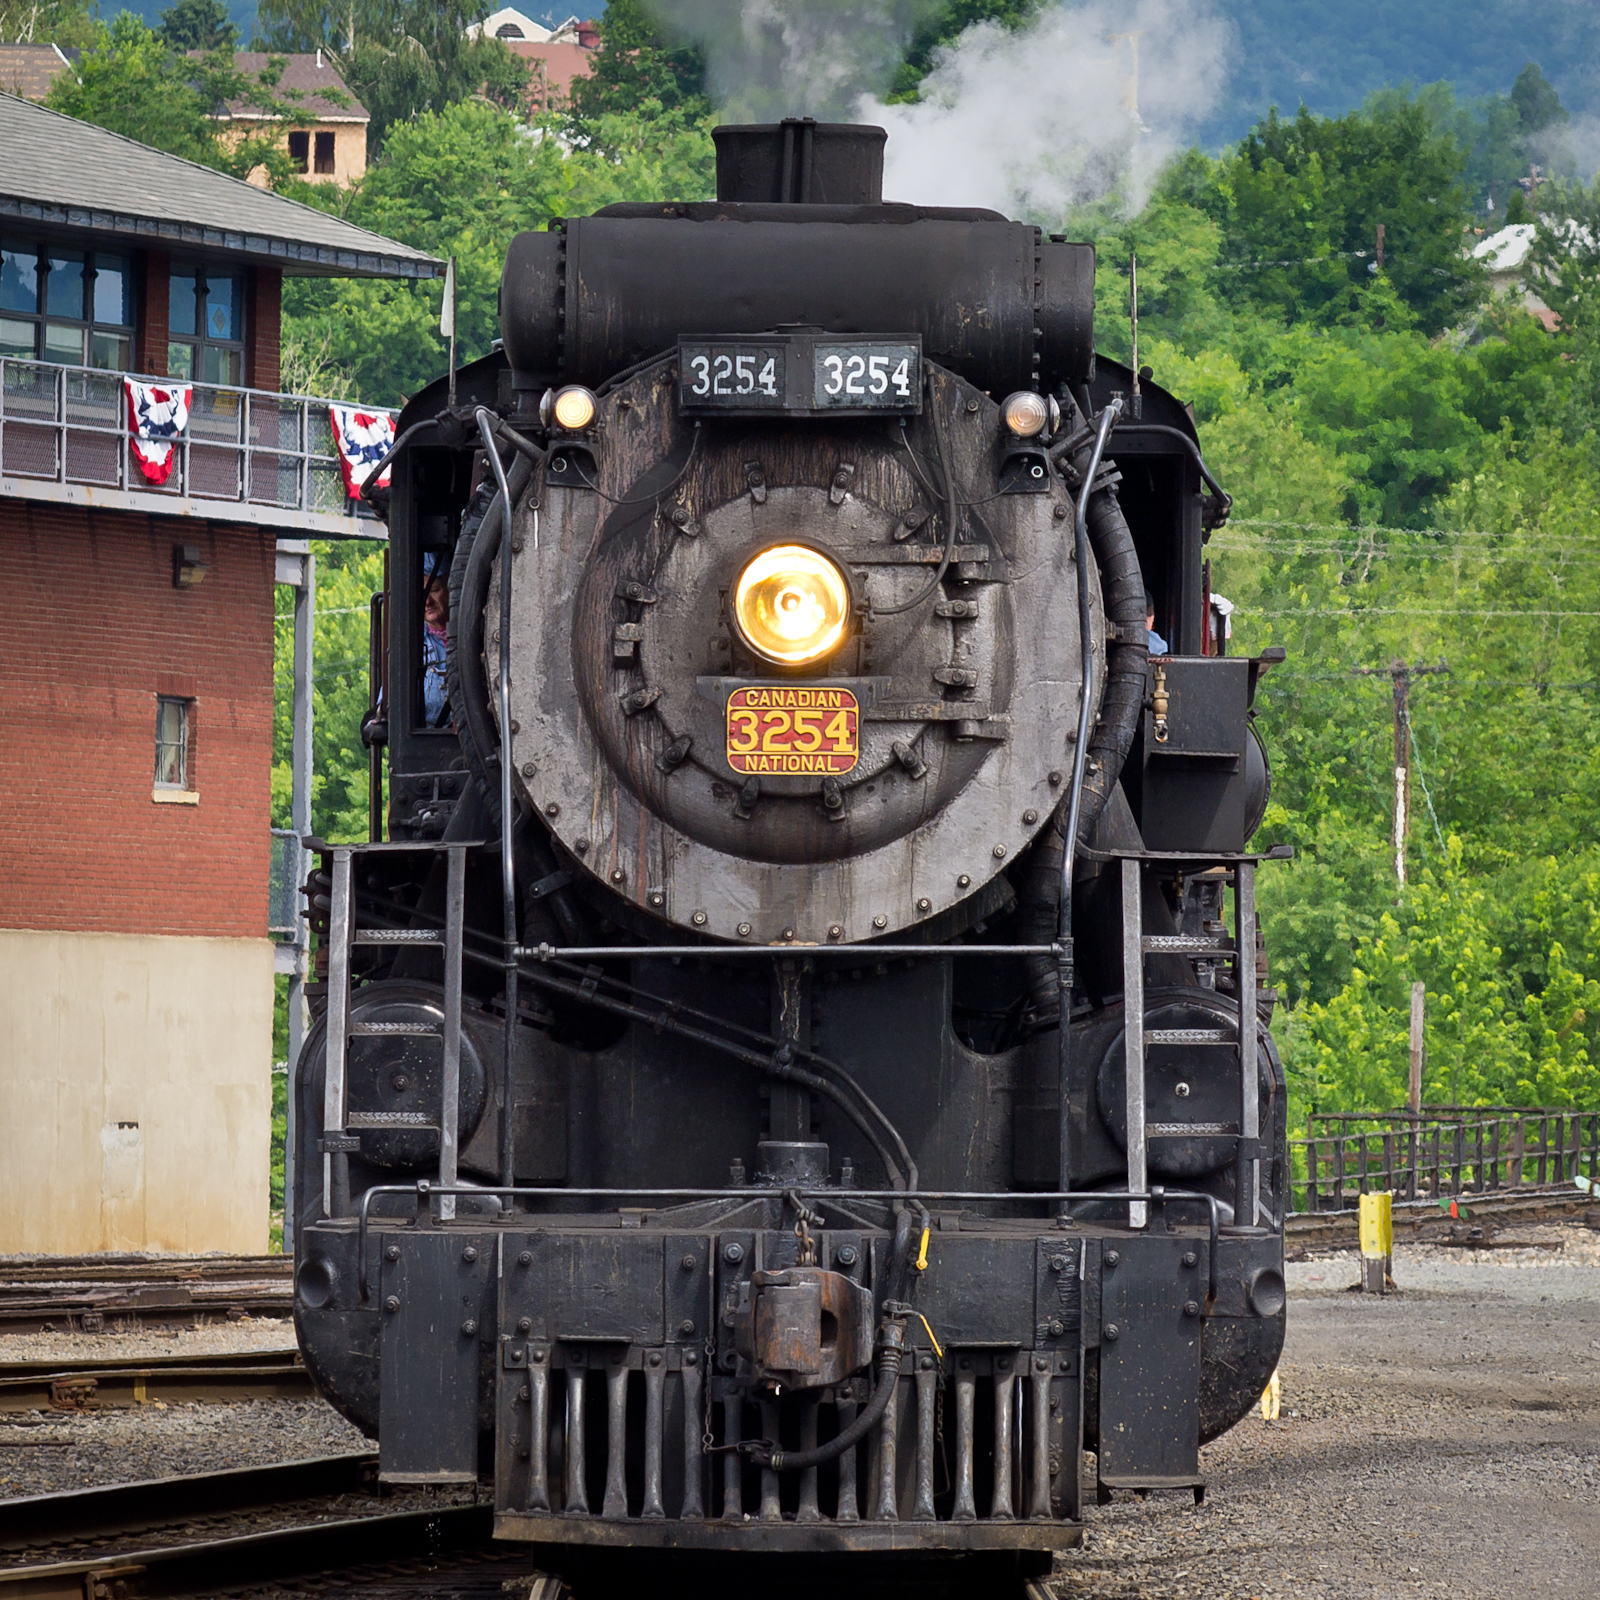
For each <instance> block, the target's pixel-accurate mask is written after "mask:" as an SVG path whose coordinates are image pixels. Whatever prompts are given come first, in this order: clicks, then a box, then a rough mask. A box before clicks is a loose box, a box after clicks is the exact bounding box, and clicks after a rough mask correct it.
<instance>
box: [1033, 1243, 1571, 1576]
mask: <svg viewBox="0 0 1600 1600" xmlns="http://www.w3.org/2000/svg"><path fill="white" fill-rule="evenodd" d="M1501 1238H1502V1239H1505V1240H1509V1239H1512V1238H1515V1239H1519V1240H1522V1239H1525V1240H1528V1241H1530V1242H1532V1241H1534V1240H1541V1241H1545V1242H1554V1241H1557V1240H1559V1241H1560V1242H1561V1243H1562V1246H1563V1248H1562V1249H1561V1250H1560V1251H1559V1252H1551V1251H1546V1250H1537V1249H1526V1250H1477V1251H1469V1250H1462V1249H1449V1248H1440V1247H1433V1246H1411V1247H1406V1246H1402V1247H1401V1248H1399V1249H1397V1250H1396V1252H1395V1263H1394V1276H1395V1281H1396V1283H1397V1284H1398V1285H1399V1289H1400V1293H1398V1294H1395V1295H1390V1296H1387V1297H1384V1298H1381V1299H1380V1298H1378V1297H1377V1296H1370V1295H1360V1294H1355V1293H1351V1292H1350V1285H1352V1284H1354V1283H1355V1281H1356V1279H1357V1275H1358V1268H1357V1260H1356V1256H1355V1254H1354V1252H1337V1253H1328V1254H1323V1255H1320V1256H1318V1257H1316V1258H1315V1259H1312V1260H1308V1261H1305V1262H1300V1263H1295V1264H1293V1265H1291V1266H1290V1267H1289V1269H1288V1277H1289V1285H1290V1298H1289V1338H1288V1344H1287V1347H1286V1348H1285V1351H1284V1357H1283V1363H1282V1366H1281V1367H1280V1368H1279V1374H1280V1381H1281V1385H1282V1391H1283V1394H1282V1415H1281V1418H1280V1420H1279V1421H1277V1422H1263V1421H1262V1420H1261V1419H1260V1417H1259V1416H1251V1417H1249V1418H1247V1419H1246V1420H1245V1421H1244V1422H1243V1423H1241V1424H1240V1425H1239V1426H1238V1427H1237V1428H1235V1429H1234V1430H1233V1431H1232V1432H1231V1433H1229V1434H1227V1435H1225V1436H1224V1437H1223V1438H1221V1439H1219V1440H1218V1441H1217V1442H1216V1443H1215V1444H1213V1445H1211V1446H1209V1447H1208V1448H1207V1449H1206V1450H1205V1451H1203V1452H1202V1463H1203V1468H1204V1470H1205V1471H1206V1473H1207V1474H1208V1476H1209V1479H1210V1488H1209V1490H1208V1493H1207V1498H1206V1503H1205V1505H1204V1506H1202V1507H1200V1508H1198V1509H1197V1508H1196V1507H1194V1506H1193V1504H1192V1503H1190V1501H1189V1499H1188V1497H1187V1496H1179V1495H1152V1496H1151V1497H1150V1499H1148V1500H1147V1501H1143V1502H1141V1501H1138V1500H1136V1499H1135V1498H1134V1497H1133V1496H1132V1495H1127V1494H1119V1495H1118V1496H1117V1498H1116V1500H1115V1501H1114V1502H1113V1504H1111V1505H1109V1506H1105V1507H1100V1508H1092V1509H1091V1510H1090V1511H1089V1512H1088V1525H1089V1531H1088V1534H1087V1537H1086V1540H1085V1546H1084V1548H1083V1550H1081V1551H1077V1552H1072V1553H1070V1554H1067V1555H1064V1556H1061V1557H1059V1558H1058V1561H1057V1565H1056V1572H1055V1577H1054V1587H1055V1589H1056V1592H1057V1594H1058V1595H1059V1596H1060V1600H1247V1597H1255V1600H1313V1597H1315V1600H1390V1597H1395V1600H1399V1597H1405V1600H1480V1597H1481V1600H1511V1597H1512V1596H1515V1597H1516V1600H1544V1597H1546V1596H1549V1597H1556V1596H1560V1597H1561V1600H1570V1597H1571V1596H1572V1595H1574V1594H1581V1593H1586V1592H1587V1591H1588V1589H1589V1588H1590V1580H1591V1579H1592V1576H1593V1571H1594V1566H1595V1562H1596V1560H1597V1558H1600V1431H1597V1428H1600V1235H1596V1234H1594V1233H1592V1232H1590V1231H1589V1230H1587V1229H1585V1228H1581V1227H1572V1226H1561V1225H1552V1226H1544V1227H1528V1228H1523V1229H1517V1230H1515V1232H1514V1233H1513V1232H1512V1231H1511V1230H1505V1231H1504V1232H1502V1234H1501Z"/></svg>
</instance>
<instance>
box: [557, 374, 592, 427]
mask: <svg viewBox="0 0 1600 1600" xmlns="http://www.w3.org/2000/svg"><path fill="white" fill-rule="evenodd" d="M595 404H596V402H595V398H594V396H593V395H592V394H591V393H590V392H589V391H588V390H587V389H583V388H580V387H579V386H578V385H577V384H573V385H572V386H571V387H569V388H566V389H557V390H556V392H555V394H554V395H552V396H551V397H550V400H549V407H550V413H549V415H548V416H547V417H546V418H545V422H546V423H547V424H553V425H554V426H555V427H557V428H560V429H562V430H563V431H565V432H567V433H581V432H582V431H583V430H584V429H585V428H587V427H588V426H589V424H590V423H591V422H593V421H594V413H595Z"/></svg>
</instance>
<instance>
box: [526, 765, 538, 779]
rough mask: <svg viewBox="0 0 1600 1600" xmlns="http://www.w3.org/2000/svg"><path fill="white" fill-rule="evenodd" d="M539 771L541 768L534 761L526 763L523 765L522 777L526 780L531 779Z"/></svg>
mask: <svg viewBox="0 0 1600 1600" xmlns="http://www.w3.org/2000/svg"><path fill="white" fill-rule="evenodd" d="M538 770H539V768H538V767H537V766H536V765H535V764H534V763H533V762H532V761H524V762H523V763H522V776H523V777H524V778H531V777H532V776H533V775H534V773H536V772H537V771H538Z"/></svg>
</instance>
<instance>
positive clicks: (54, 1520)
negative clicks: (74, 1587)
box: [0, 1450, 378, 1552]
mask: <svg viewBox="0 0 1600 1600" xmlns="http://www.w3.org/2000/svg"><path fill="white" fill-rule="evenodd" d="M377 1477H378V1457H377V1455H376V1453H374V1452H372V1451H365V1450H363V1451H355V1452H352V1453H350V1454H347V1455H337V1456H317V1457H314V1458H312V1459H310V1460H306V1461H280V1462H275V1463H274V1464H273V1465H271V1466H267V1467H235V1468H231V1469H229V1470H227V1471H224V1472H197V1473H186V1474H183V1475H181V1476H176V1477H171V1478H150V1479H145V1480H143V1481H141V1482H138V1483H114V1484H109V1485H107V1486H105V1487H103V1488H97V1489H70V1490H67V1491H65V1492H64V1493H61V1494H37V1495H27V1496H24V1497H23V1498H21V1499H17V1500H0V1551H7V1552H9V1551H15V1550H25V1549H28V1548H30V1547H32V1546H35V1545H42V1544H49V1543H51V1542H53V1541H57V1540H60V1539H62V1538H63V1537H70V1538H72V1539H73V1540H74V1541H78V1540H90V1539H105V1538H110V1537H112V1536H114V1535H120V1534H126V1533H139V1532H145V1531H148V1530H149V1529H152V1528H162V1527H170V1526H172V1525H173V1524H174V1523H182V1522H185V1521H188V1520H189V1519H191V1518H195V1517H211V1516H217V1515H219V1514H221V1513H224V1512H230V1511H256V1510H262V1509H265V1508H267V1507H270V1506H279V1505H286V1504H290V1503H292V1502H294V1501H297V1500H314V1499H320V1498H323V1497H325V1496H332V1495H340V1494H348V1493H350V1492H351V1491H353V1490H359V1489H364V1488H367V1487H369V1486H371V1487H372V1489H373V1491H374V1493H376V1488H377Z"/></svg>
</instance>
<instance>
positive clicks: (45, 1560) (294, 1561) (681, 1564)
mask: <svg viewBox="0 0 1600 1600" xmlns="http://www.w3.org/2000/svg"><path fill="white" fill-rule="evenodd" d="M376 1472H377V1457H376V1456H375V1455H372V1454H368V1453H357V1454H351V1455H343V1456H332V1457H324V1458H319V1459H316V1460H311V1461H296V1462H288V1463H284V1464H281V1465H278V1466H272V1467H253V1468H245V1469H240V1470H234V1471H228V1472H216V1473H203V1474H196V1475H192V1476H184V1477H173V1478H163V1479H158V1480H155V1481H153V1482H148V1483H132V1484H119V1485H115V1486H112V1487H109V1488H102V1489H86V1490H77V1491H72V1492H70V1493H64V1494H54V1495H39V1496H34V1497H30V1498H28V1499H25V1500H12V1501H0V1600H134V1597H139V1600H178V1597H201V1596H204V1597H207V1600H212V1597H218V1596H222V1595H235V1596H242V1597H244V1596H267V1595H271V1596H278V1595H281V1594H282V1593H283V1592H284V1591H283V1588H282V1587H280V1586H292V1589H293V1592H294V1593H295V1594H297V1595H305V1594H319V1593H328V1594H330V1595H338V1596H340V1597H342V1600H508V1597H521V1600H563V1597H564V1596H565V1595H566V1593H567V1591H566V1588H565V1583H564V1582H563V1581H562V1579H557V1578H554V1577H552V1576H550V1575H548V1574H541V1573H540V1571H539V1567H540V1564H541V1562H542V1561H544V1560H548V1558H549V1555H550V1552H548V1551H541V1550H537V1549H533V1548H528V1547H522V1546H514V1545H504V1544H496V1543H495V1542H494V1541H493V1539H492V1537H491V1526H492V1511H491V1508H490V1507H489V1506H488V1505H487V1504H484V1505H479V1504H475V1503H474V1504H457V1505H446V1506H440V1505H438V1504H437V1503H432V1504H421V1505H418V1504H417V1503H416V1502H418V1501H423V1500H426V1498H427V1496H428V1494H429V1491H426V1490H406V1491H399V1492H398V1493H397V1494H396V1495H395V1497H394V1499H385V1498H382V1497H381V1495H382V1491H380V1489H379V1488H378V1485H377V1484H376ZM398 1499H406V1500H409V1501H411V1502H412V1503H411V1504H410V1505H407V1506H405V1507H404V1508H402V1509H395V1508H394V1503H395V1500H398ZM269 1520H275V1524H276V1525H263V1523H265V1522H267V1521H269ZM561 1561H562V1563H563V1569H562V1570H563V1578H564V1579H567V1580H570V1581H571V1583H572V1585H573V1589H574V1591H575V1593H576V1596H577V1600H604V1597H609V1596H610V1595H612V1594H616V1593H619V1592H628V1591H641V1592H648V1593H650V1594H651V1595H652V1596H654V1597H657V1600H672V1597H675V1596H678V1595H682V1596H684V1597H685V1600H703V1597H704V1596H705V1595H706V1594H708V1593H720V1592H723V1591H724V1590H725V1589H728V1588H733V1587H759V1588H760V1590H761V1592H762V1594H763V1596H764V1600H791V1597H793V1600H814V1596H815V1595H816V1593H817V1591H818V1589H819V1587H822V1586H824V1585H825V1584H828V1583H830V1582H831V1583H833V1584H835V1585H836V1584H837V1582H838V1579H839V1577H840V1575H841V1574H840V1572H839V1569H838V1568H837V1567H834V1568H832V1569H831V1571H830V1569H829V1568H828V1567H827V1566H826V1565H825V1563H823V1562H821V1561H819V1560H816V1559H812V1560H810V1561H807V1560H804V1559H801V1560H795V1559H793V1558H789V1559H786V1560H785V1561H784V1562H782V1563H781V1564H780V1565H779V1566H778V1567H774V1565H773V1564H772V1563H771V1562H770V1561H768V1562H762V1561H761V1560H760V1558H758V1557H750V1556H744V1557H738V1558H731V1559H728V1560H721V1561H713V1560H711V1559H709V1558H706V1557H703V1556H687V1555H674V1554H672V1553H663V1552H659V1551H649V1552H641V1551H633V1552H612V1551H599V1550H591V1551H581V1550H572V1551H563V1552H561ZM958 1565H959V1569H960V1570H959V1571H957V1570H956V1568H957V1566H958ZM979 1576H980V1574H979V1570H978V1567H976V1566H975V1565H974V1563H973V1562H972V1561H970V1560H967V1561H963V1562H962V1563H959V1564H956V1563H949V1562H946V1563H943V1564H937V1563H928V1562H926V1561H922V1562H913V1563H909V1564H908V1563H907V1562H905V1561H901V1560H895V1561H880V1562H876V1563H870V1564H868V1565H865V1566H862V1565H858V1566H856V1567H854V1568H853V1569H852V1571H851V1573H850V1584H849V1587H850V1593H851V1596H852V1600H908V1597H911V1596H915V1597H916V1600H974V1597H975V1596H978V1595H982V1596H983V1600H1051V1597H1050V1595H1049V1593H1048V1591H1047V1590H1045V1589H1044V1588H1043V1587H1041V1586H1038V1585H1024V1584H1023V1582H1022V1580H1021V1579H1019V1578H1018V1577H1017V1575H1016V1573H1015V1572H1014V1571H1011V1570H1008V1569H1006V1568H1004V1567H1002V1566H997V1565H994V1564H992V1563H990V1564H987V1565H983V1569H982V1576H983V1577H984V1578H985V1579H987V1580H989V1581H983V1582H979V1581H976V1580H977V1579H978V1578H979Z"/></svg>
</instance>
